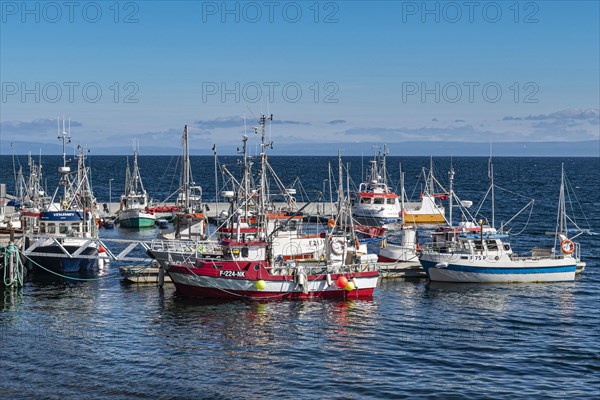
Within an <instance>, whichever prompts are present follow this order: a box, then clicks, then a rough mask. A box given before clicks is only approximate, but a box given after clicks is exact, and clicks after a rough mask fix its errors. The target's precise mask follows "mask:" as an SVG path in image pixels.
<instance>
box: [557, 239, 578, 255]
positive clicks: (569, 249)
mask: <svg viewBox="0 0 600 400" xmlns="http://www.w3.org/2000/svg"><path fill="white" fill-rule="evenodd" d="M560 249H561V250H562V252H563V253H565V254H571V253H573V252H574V251H575V244H574V243H573V241H572V240H570V239H565V240H563V241H562V242H560Z"/></svg>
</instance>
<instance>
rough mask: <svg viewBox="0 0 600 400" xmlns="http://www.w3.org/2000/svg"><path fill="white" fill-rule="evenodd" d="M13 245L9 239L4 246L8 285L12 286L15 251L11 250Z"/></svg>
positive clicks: (13, 282) (13, 281)
mask: <svg viewBox="0 0 600 400" xmlns="http://www.w3.org/2000/svg"><path fill="white" fill-rule="evenodd" d="M13 246H14V244H13V242H12V240H11V241H10V242H8V246H7V247H6V251H8V282H10V286H14V284H15V280H14V279H15V253H14V252H13V251H12V248H13Z"/></svg>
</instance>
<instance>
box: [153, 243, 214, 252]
mask: <svg viewBox="0 0 600 400" xmlns="http://www.w3.org/2000/svg"><path fill="white" fill-rule="evenodd" d="M218 247H219V245H218V243H217V242H214V241H208V240H206V241H193V240H177V239H169V240H164V239H155V240H153V241H152V245H151V250H155V251H168V252H171V253H195V254H197V253H199V254H205V253H214V252H215V251H216V250H217V249H218Z"/></svg>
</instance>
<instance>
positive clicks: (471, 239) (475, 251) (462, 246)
mask: <svg viewBox="0 0 600 400" xmlns="http://www.w3.org/2000/svg"><path fill="white" fill-rule="evenodd" d="M564 182H565V174H564V169H563V171H562V176H561V185H560V196H559V212H558V220H557V222H558V223H557V229H556V232H555V234H554V236H555V243H554V247H552V248H534V249H532V251H531V253H530V254H528V255H526V256H518V255H517V254H515V253H514V252H513V249H512V247H511V245H510V244H509V243H507V242H506V241H504V240H503V238H502V237H499V235H497V234H488V235H486V234H484V230H483V226H484V221H483V220H481V221H480V226H481V228H480V232H479V235H477V234H473V232H461V231H460V230H459V229H450V230H447V231H446V232H445V234H444V235H443V236H438V237H436V236H435V235H434V236H433V242H432V244H431V245H430V246H424V248H423V251H422V253H421V256H420V261H421V264H422V265H423V268H424V269H425V271H426V273H427V276H428V278H429V279H430V280H431V281H437V282H484V283H491V282H498V283H513V282H558V281H572V280H574V279H575V274H576V272H577V269H578V268H579V269H583V268H584V267H585V264H584V263H583V262H582V261H581V254H580V246H579V244H578V243H576V242H574V241H573V239H575V237H577V236H579V234H581V233H579V234H577V235H576V236H574V237H571V238H569V237H568V235H567V229H566V221H567V216H566V210H565V195H564V190H565V185H564ZM557 247H558V250H557ZM578 266H579V267H578Z"/></svg>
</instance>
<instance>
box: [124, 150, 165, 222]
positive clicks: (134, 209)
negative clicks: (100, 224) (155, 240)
mask: <svg viewBox="0 0 600 400" xmlns="http://www.w3.org/2000/svg"><path fill="white" fill-rule="evenodd" d="M148 206H149V203H148V194H147V193H146V190H145V189H144V184H143V183H142V176H141V174H140V169H139V167H138V151H137V150H134V152H133V171H131V172H130V169H129V161H128V162H127V168H126V170H125V193H124V194H123V195H122V196H121V206H120V211H119V213H118V215H117V222H118V223H119V226H120V227H122V228H136V229H139V228H151V227H153V226H154V223H155V221H156V217H155V216H154V214H152V213H150V212H148V211H147V210H146V209H147V208H148Z"/></svg>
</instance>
